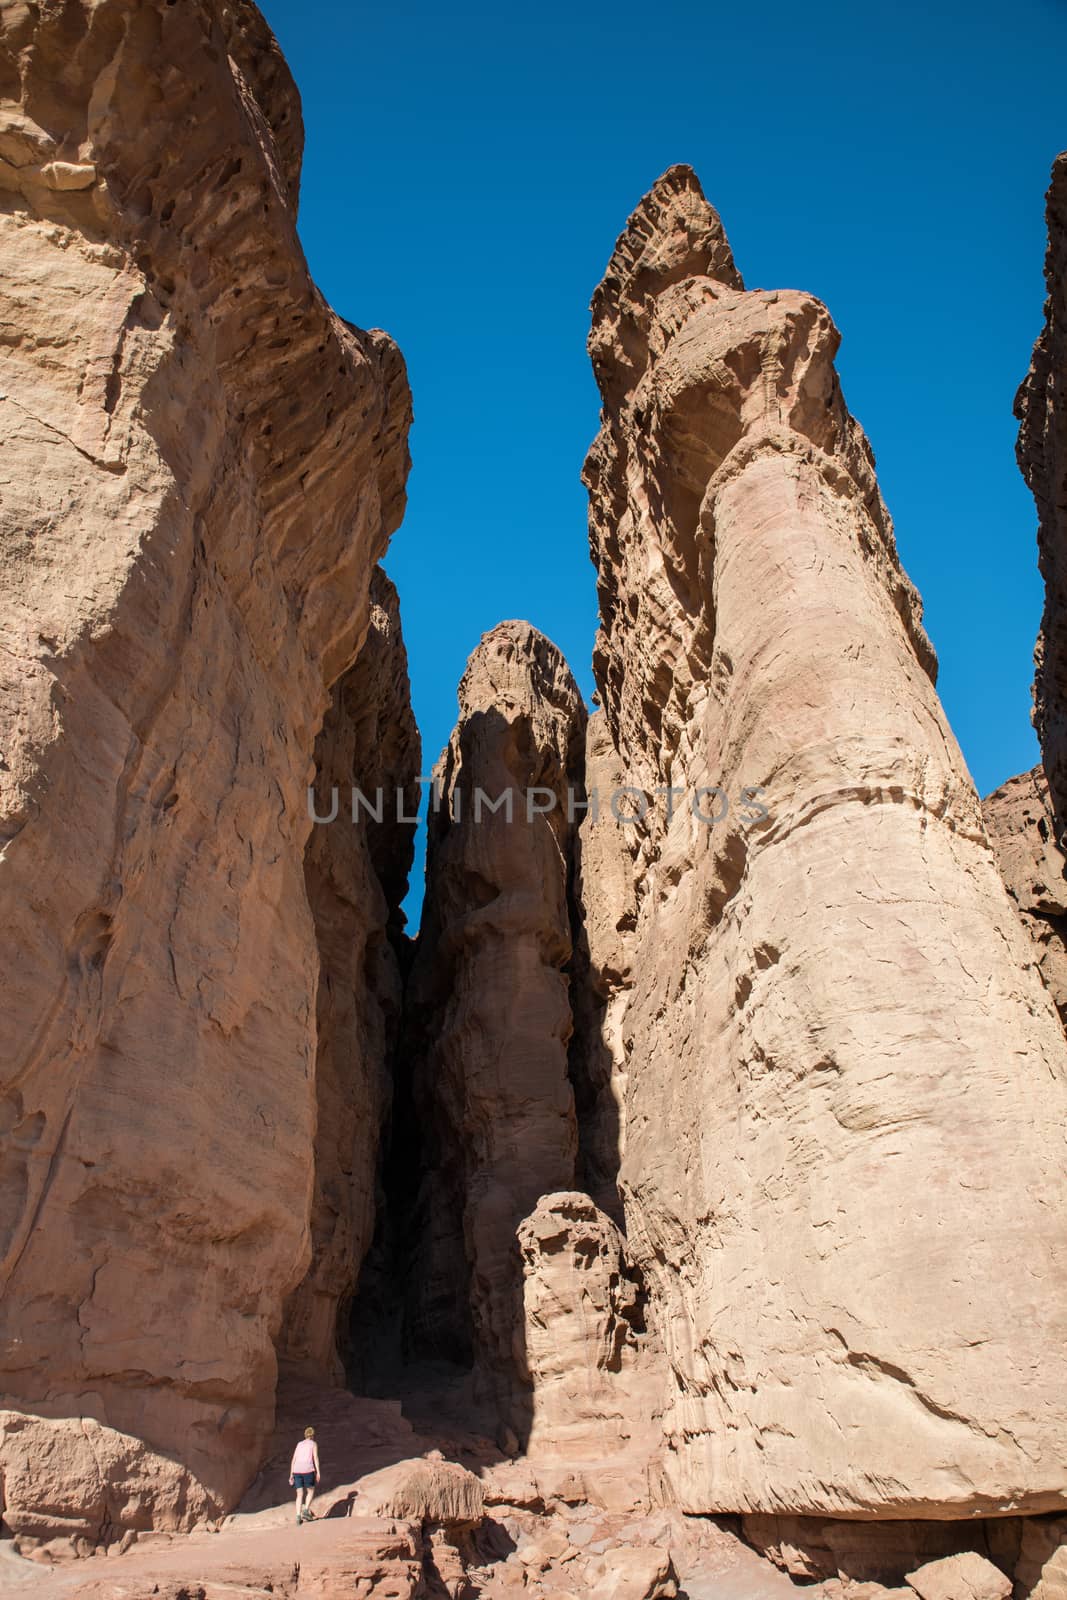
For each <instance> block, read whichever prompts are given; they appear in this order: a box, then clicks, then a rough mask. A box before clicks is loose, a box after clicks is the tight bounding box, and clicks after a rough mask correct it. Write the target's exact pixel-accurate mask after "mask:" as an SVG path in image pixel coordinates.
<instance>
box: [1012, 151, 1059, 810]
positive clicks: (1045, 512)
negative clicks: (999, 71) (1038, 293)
mask: <svg viewBox="0 0 1067 1600" xmlns="http://www.w3.org/2000/svg"><path fill="white" fill-rule="evenodd" d="M1046 215H1047V220H1048V254H1047V256H1046V257H1045V283H1046V287H1047V290H1048V299H1047V300H1046V302H1045V326H1044V328H1043V329H1042V331H1041V334H1040V336H1039V338H1038V340H1037V343H1036V344H1035V345H1034V353H1033V360H1032V362H1031V365H1030V371H1029V373H1028V375H1027V377H1026V380H1025V382H1024V383H1023V385H1022V387H1021V388H1020V390H1019V393H1018V395H1017V396H1016V400H1015V414H1016V416H1017V417H1018V418H1019V423H1020V427H1019V442H1018V447H1017V453H1018V458H1019V466H1020V467H1021V468H1022V472H1023V476H1024V477H1025V479H1026V481H1027V483H1028V484H1029V485H1030V488H1031V489H1032V491H1033V495H1034V499H1035V500H1036V502H1037V515H1038V561H1039V564H1040V567H1041V572H1042V576H1043V577H1044V579H1045V614H1044V617H1043V618H1042V622H1041V632H1040V634H1039V636H1038V641H1037V649H1036V651H1035V653H1034V662H1035V666H1036V668H1037V676H1036V680H1035V683H1034V724H1035V726H1036V728H1037V734H1038V738H1039V739H1040V741H1041V752H1042V756H1043V758H1044V765H1045V771H1046V773H1047V774H1048V783H1049V790H1050V792H1051V795H1052V805H1053V809H1054V811H1055V813H1056V817H1057V819H1058V829H1057V838H1058V839H1060V840H1062V838H1063V834H1064V828H1065V826H1067V403H1065V402H1064V398H1063V375H1064V373H1065V372H1067V151H1064V153H1063V154H1062V155H1061V156H1059V157H1058V158H1057V160H1056V162H1055V164H1054V166H1053V168H1052V181H1051V183H1050V185H1049V191H1048V196H1047V209H1046Z"/></svg>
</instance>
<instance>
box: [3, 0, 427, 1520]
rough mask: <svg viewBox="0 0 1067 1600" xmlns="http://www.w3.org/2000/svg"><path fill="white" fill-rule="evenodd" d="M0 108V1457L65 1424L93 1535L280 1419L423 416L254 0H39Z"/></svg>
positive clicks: (71, 1468)
mask: <svg viewBox="0 0 1067 1600" xmlns="http://www.w3.org/2000/svg"><path fill="white" fill-rule="evenodd" d="M0 96H2V97H3V104H2V107H0V187H3V189H4V191H5V203H4V207H3V208H2V213H0V256H2V259H3V271H2V273H0V328H2V337H0V436H2V447H0V459H2V463H3V465H2V468H0V473H2V478H3V485H2V489H3V495H2V508H0V539H2V545H3V553H4V559H3V562H2V563H0V612H2V615H3V628H2V636H3V649H2V650H0V749H2V754H3V759H2V761H0V917H2V920H3V927H4V941H3V948H2V952H0V982H2V1001H0V1128H2V1130H3V1148H2V1159H0V1196H2V1199H3V1205H2V1208H0V1405H2V1406H7V1407H9V1408H10V1410H11V1411H12V1412H13V1413H15V1414H16V1416H15V1420H14V1421H13V1422H12V1423H11V1427H10V1429H9V1430H8V1431H7V1432H6V1433H5V1434H4V1440H3V1442H2V1443H0V1465H5V1463H6V1464H7V1465H6V1467H5V1471H6V1486H7V1490H12V1488H13V1486H14V1483H15V1479H16V1476H17V1475H18V1474H17V1469H16V1468H15V1467H11V1464H10V1461H9V1457H8V1446H9V1445H10V1444H11V1443H12V1440H13V1439H14V1438H15V1435H16V1434H17V1433H18V1431H19V1429H20V1428H22V1423H20V1422H19V1420H18V1416H19V1414H25V1413H33V1414H36V1416H37V1417H41V1418H46V1419H52V1423H53V1432H58V1433H59V1434H62V1433H63V1429H64V1427H66V1429H67V1432H66V1439H65V1444H64V1446H63V1448H64V1449H65V1450H66V1456H65V1458H64V1459H65V1468H64V1471H63V1473H62V1475H61V1480H60V1483H59V1486H58V1487H57V1489H56V1492H55V1495H54V1497H53V1498H51V1500H50V1504H49V1506H48V1514H49V1516H51V1517H52V1519H53V1522H54V1523H55V1524H56V1525H58V1526H67V1527H71V1528H77V1529H78V1531H80V1532H85V1533H87V1534H88V1535H90V1536H92V1535H93V1534H94V1531H98V1528H99V1525H100V1524H101V1519H103V1521H104V1522H105V1523H108V1524H110V1525H111V1526H122V1525H129V1526H135V1525H136V1526H146V1525H147V1524H148V1523H149V1522H151V1520H152V1519H153V1517H154V1516H156V1515H157V1513H158V1515H159V1517H161V1518H165V1519H166V1520H169V1521H170V1522H178V1523H182V1522H187V1521H188V1520H190V1519H191V1518H192V1517H195V1516H196V1515H198V1514H201V1512H202V1511H203V1510H204V1509H205V1508H207V1509H209V1510H210V1509H211V1508H214V1509H216V1510H217V1509H218V1508H219V1507H220V1506H227V1505H229V1504H232V1503H233V1501H234V1500H235V1499H236V1497H237V1495H238V1494H239V1493H240V1491H241V1489H242V1488H243V1486H244V1485H245V1483H246V1482H247V1481H248V1479H249V1477H250V1476H251V1474H252V1472H253V1471H254V1470H255V1468H256V1466H257V1464H258V1461H259V1457H260V1452H261V1449H262V1446H263V1444H264V1442H265V1440H266V1439H267V1437H268V1436H269V1433H270V1429H271V1426H272V1420H273V1405H274V1386H275V1373H276V1358H275V1339H276V1337H277V1336H278V1334H279V1332H280V1327H281V1322H282V1313H283V1307H284V1305H285V1301H286V1298H287V1296H288V1295H289V1293H290V1292H291V1291H292V1290H293V1289H294V1288H295V1287H296V1285H297V1284H298V1283H299V1282H300V1281H301V1279H302V1278H303V1277H304V1276H305V1273H306V1271H307V1268H308V1265H309V1261H310V1258H311V1244H310V1235H309V1227H308V1221H309V1212H310V1207H311V1202H312V1196H313V1190H314V1184H315V1173H314V1139H315V1126H316V1114H317V1113H316V1085H315V1069H316V1039H315V1007H316V991H317V987H318V974H319V958H318V953H317V947H316V935H315V923H314V920H313V916H312V912H311V909H310V908H309V904H308V896H307V892H306V887H305V876H304V851H305V845H306V843H307V839H308V835H309V831H310V826H311V824H310V821H309V817H308V809H307V801H306V791H307V784H308V782H309V779H310V777H311V774H312V770H313V769H312V757H313V751H314V746H315V739H316V735H317V733H318V729H319V727H320V724H321V722H322V718H323V714H324V712H325V710H326V707H327V704H328V701H329V686H330V685H331V684H332V683H333V682H334V681H335V680H336V679H337V678H338V677H339V676H340V675H341V674H342V673H343V672H344V671H345V670H346V669H347V668H348V667H349V666H350V665H351V663H352V662H353V660H354V659H355V658H356V656H357V654H358V652H359V648H360V645H361V643H362V641H363V638H364V636H365V634H366V631H367V627H368V619H369V611H370V606H369V598H368V589H369V585H370V580H371V573H372V570H373V567H374V564H375V562H376V561H377V560H378V559H379V557H380V556H381V555H382V554H383V553H384V550H385V547H386V544H387V540H388V536H389V534H390V533H391V532H392V530H393V529H394V528H395V527H396V526H397V524H398V522H399V520H400V516H401V512H402V508H403V503H404V481H405V476H406V471H407V464H408V456H407V447H406V433H407V427H408V422H409V419H410V398H409V394H408V388H407V382H406V378H405V374H404V368H403V363H402V361H401V358H400V356H399V353H398V352H397V350H396V348H395V346H394V345H393V344H392V342H391V341H390V340H389V339H388V338H387V337H386V336H385V335H384V334H381V333H377V332H372V333H364V332H361V331H359V330H358V329H355V328H352V327H351V326H349V325H348V324H347V323H345V322H343V321H341V319H340V318H338V317H336V316H334V314H333V313H332V312H331V311H330V310H329V308H328V307H327V306H326V305H325V303H324V301H323V299H322V296H321V295H320V294H319V293H318V291H317V290H316V288H315V287H314V285H313V283H312V282H311V279H310V277H309V275H308V269H307V264H306V262H305V260H304V256H303V253H302V251H301V248H300V245H299V242H298V240H297V235H296V211H297V193H298V186H299V170H300V152H301V143H302V134H301V119H300V107H299V101H298V98H297V95H296V91H295V89H294V86H293V84H292V80H291V78H290V76H289V73H288V71H287V69H286V66H285V63H284V61H283V60H282V57H281V55H280V52H279V50H278V47H277V45H276V43H275V41H274V39H273V37H272V35H271V34H270V32H269V30H268V29H267V27H266V25H265V23H264V22H263V19H262V17H261V16H260V15H259V12H258V11H257V10H256V8H255V6H253V5H251V4H248V3H247V0H230V3H227V4H222V3H221V0H217V3H216V0H204V3H199V4H196V5H172V4H167V3H165V0H138V3H133V0H119V3H117V4H108V5H96V4H90V3H88V0H85V3H79V0H72V3H70V4H64V5H61V6H26V5H22V4H5V5H4V6H3V7H2V9H0ZM82 1418H90V1419H95V1420H96V1422H98V1423H100V1424H101V1425H103V1426H102V1428H101V1429H99V1430H96V1432H97V1433H98V1434H99V1433H106V1432H108V1431H109V1430H110V1431H111V1433H112V1435H113V1436H114V1435H121V1436H122V1437H121V1438H118V1439H117V1442H116V1438H115V1437H112V1441H111V1444H110V1445H108V1446H106V1449H105V1446H99V1444H98V1446H94V1444H93V1443H92V1441H91V1438H90V1431H89V1430H88V1429H87V1428H86V1427H84V1426H83V1424H82V1422H81V1420H79V1419H82ZM64 1419H71V1420H70V1421H69V1423H65V1422H64ZM41 1426H43V1425H41ZM127 1436H133V1438H130V1437H127ZM138 1439H139V1440H141V1441H144V1442H145V1444H147V1445H148V1446H150V1447H151V1448H152V1449H153V1450H154V1451H156V1452H161V1453H162V1454H161V1455H156V1456H155V1457H154V1458H153V1460H154V1465H152V1466H151V1468H150V1469H148V1471H147V1473H146V1475H145V1476H144V1477H143V1479H139V1480H138V1482H137V1483H136V1484H134V1483H133V1479H134V1477H135V1476H136V1472H135V1469H134V1466H132V1465H131V1463H132V1462H133V1461H134V1458H135V1456H136V1454H137V1450H136V1447H135V1441H136V1440H138ZM12 1448H14V1446H13V1445H12ZM106 1450H110V1454H111V1457H112V1459H113V1460H114V1461H117V1462H118V1463H119V1465H117V1466H116V1467H115V1468H114V1470H113V1471H111V1473H110V1478H109V1481H108V1486H107V1493H106V1496H105V1495H103V1494H101V1493H100V1492H99V1487H98V1479H99V1471H98V1466H99V1461H100V1460H101V1459H102V1452H104V1453H106ZM8 1467H10V1470H7V1468H8ZM182 1470H184V1471H186V1472H187V1473H191V1474H192V1480H191V1482H190V1483H187V1484H185V1486H184V1487H183V1488H182V1489H181V1491H180V1493H174V1492H172V1489H173V1484H172V1485H171V1489H168V1488H167V1483H168V1481H169V1480H168V1474H170V1475H171V1478H173V1476H174V1475H175V1474H179V1473H180V1472H181V1471H182ZM94 1474H95V1478H96V1480H97V1486H96V1487H92V1481H93V1479H94ZM87 1485H88V1487H87ZM23 1488H25V1489H26V1494H27V1495H28V1496H29V1497H30V1499H31V1501H32V1498H33V1495H34V1493H35V1492H38V1493H39V1491H35V1487H34V1484H33V1482H32V1479H31V1481H30V1483H29V1485H28V1487H27V1486H26V1485H23ZM20 1493H21V1491H20ZM168 1495H169V1499H168ZM7 1500H8V1510H7V1512H6V1513H5V1516H6V1521H7V1523H8V1525H9V1526H14V1523H13V1516H14V1513H13V1511H12V1505H13V1497H12V1493H10V1492H9V1493H8V1494H7ZM23 1500H25V1496H23ZM65 1519H66V1520H65ZM29 1526H37V1524H32V1523H31V1524H29Z"/></svg>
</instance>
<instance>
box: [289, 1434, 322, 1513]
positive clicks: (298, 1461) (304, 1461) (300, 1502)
mask: <svg viewBox="0 0 1067 1600" xmlns="http://www.w3.org/2000/svg"><path fill="white" fill-rule="evenodd" d="M319 1477H320V1468H319V1447H318V1445H317V1444H316V1443H315V1430H314V1428H305V1429H304V1437H303V1438H302V1439H301V1441H300V1443H299V1444H298V1445H297V1447H296V1449H295V1450H294V1451H293V1460H292V1463H291V1465H290V1467H289V1482H290V1484H295V1485H296V1520H297V1522H298V1523H300V1522H314V1520H315V1518H314V1517H313V1516H312V1515H311V1497H312V1495H313V1494H314V1493H315V1486H316V1484H317V1483H318V1481H319ZM305 1495H306V1496H307V1499H306V1500H305V1498H304V1496H305Z"/></svg>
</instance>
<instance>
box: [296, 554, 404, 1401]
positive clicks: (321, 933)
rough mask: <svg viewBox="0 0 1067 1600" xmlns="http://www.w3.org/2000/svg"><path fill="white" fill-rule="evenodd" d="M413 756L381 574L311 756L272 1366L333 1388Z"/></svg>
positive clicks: (395, 1017) (381, 1112)
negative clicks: (294, 1186) (294, 1136)
mask: <svg viewBox="0 0 1067 1600" xmlns="http://www.w3.org/2000/svg"><path fill="white" fill-rule="evenodd" d="M420 755H421V744H420V740H419V734H418V729H417V728H416V726H415V718H414V716H413V714H412V710H411V699H410V684H409V682H408V668H407V652H406V650H405V649H404V641H403V638H402V636H401V631H400V606H399V603H398V600H397V594H396V590H395V588H394V587H393V585H392V583H391V582H390V581H389V579H388V578H387V577H386V575H385V573H384V572H382V571H381V569H380V568H379V569H378V570H376V572H375V574H374V578H373V581H372V583H371V610H370V626H369V628H368V631H367V637H366V641H365V642H364V645H363V648H362V650H361V651H360V653H359V657H358V659H357V661H356V664H355V666H353V667H352V668H351V669H350V670H349V671H348V672H347V673H345V674H344V676H343V677H342V678H340V679H339V680H338V682H337V683H336V684H335V685H334V690H333V698H332V700H331V702H330V707H329V710H328V711H327V713H326V719H325V721H324V723H323V726H322V731H321V733H320V734H319V737H318V740H317V741H316V744H315V772H316V778H315V791H316V797H317V798H316V803H315V815H316V818H317V819H319V820H318V821H317V822H316V826H315V827H314V829H313V830H312V835H311V838H310V840H309V842H308V847H307V851H306V854H305V867H304V872H305V878H306V882H307V893H308V900H309V902H310V905H311V912H312V916H313V917H314V919H315V942H316V945H317V948H318V952H319V978H318V996H317V1002H316V1040H317V1059H316V1065H315V1092H316V1100H317V1106H318V1115H317V1121H316V1131H315V1163H314V1164H315V1193H314V1197H313V1200H312V1207H311V1240H312V1260H311V1267H310V1269H309V1271H308V1274H307V1277H306V1278H305V1279H304V1281H303V1283H302V1284H301V1285H300V1287H299V1288H298V1289H297V1290H296V1292H295V1293H294V1294H293V1295H292V1296H291V1297H290V1299H289V1301H288V1303H287V1305H286V1311H285V1324H284V1327H283V1330H282V1337H281V1340H280V1342H279V1354H280V1356H281V1357H282V1358H283V1359H285V1360H289V1361H292V1362H294V1363H296V1364H297V1365H298V1366H300V1367H302V1368H304V1369H305V1371H306V1372H307V1373H308V1375H309V1376H322V1377H332V1378H334V1379H335V1380H337V1381H341V1380H342V1379H343V1377H344V1365H343V1352H342V1351H341V1350H340V1349H339V1348H338V1335H339V1323H341V1324H343V1322H344V1308H345V1306H346V1304H347V1302H348V1300H349V1299H350V1297H351V1295H352V1292H353V1290H354V1289H355V1286H356V1282H357V1278H358V1275H359V1269H360V1266H361V1264H362V1262H363V1259H364V1257H365V1256H366V1254H367V1250H368V1248H369V1246H370V1242H371V1237H372V1235H373V1232H374V1223H375V1210H376V1199H377V1195H376V1183H375V1179H376V1175H377V1172H378V1164H379V1148H380V1143H381V1137H382V1129H383V1125H384V1122H385V1119H386V1116H387V1114H388V1112H389V1109H390V1106H391V1103H392V1078H391V1068H392V1062H393V1055H394V1052H395V1049H396V1044H397V1038H398V1035H399V1030H400V1013H401V1001H402V995H403V979H402V974H401V970H400V961H399V959H398V951H397V944H398V942H399V941H400V939H401V938H402V934H403V914H402V912H401V911H400V902H401V900H402V899H403V897H404V894H405V893H406V891H407V874H408V871H409V869H410V866H411V858H412V854H413V851H414V835H415V827H414V824H413V823H411V822H409V821H407V820H406V819H407V818H410V817H414V816H415V815H416V814H417V811H418V801H419V786H418V776H419V767H420ZM353 790H355V791H356V792H357V800H356V804H355V813H356V819H357V820H356V821H355V822H354V821H353V804H352V796H353ZM360 795H362V796H363V797H365V800H366V802H367V803H366V805H364V804H363V801H362V800H361V799H359V798H358V797H359V796H360ZM335 811H336V815H334V812H335ZM331 817H332V819H333V820H332V821H328V820H325V819H328V818H331ZM398 819H399V820H398Z"/></svg>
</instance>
